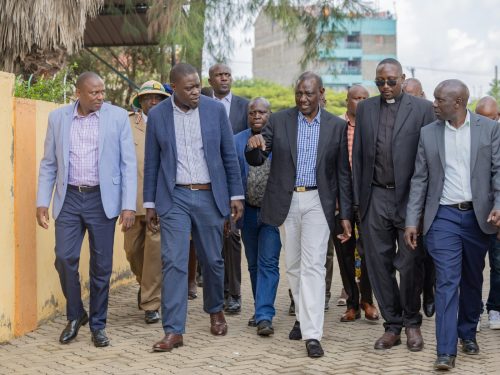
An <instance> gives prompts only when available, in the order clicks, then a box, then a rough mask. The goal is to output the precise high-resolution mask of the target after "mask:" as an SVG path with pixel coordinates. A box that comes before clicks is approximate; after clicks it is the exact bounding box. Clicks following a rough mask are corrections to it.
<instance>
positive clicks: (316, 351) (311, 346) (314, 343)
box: [306, 339, 325, 358]
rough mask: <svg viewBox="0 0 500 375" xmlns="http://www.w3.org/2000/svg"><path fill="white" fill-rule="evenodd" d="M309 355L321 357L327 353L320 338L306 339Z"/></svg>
mask: <svg viewBox="0 0 500 375" xmlns="http://www.w3.org/2000/svg"><path fill="white" fill-rule="evenodd" d="M306 349H307V355H308V356H309V357H310V358H319V357H323V356H324V355H325V352H324V351H323V348H322V347H321V344H320V343H319V341H318V340H314V339H311V340H306Z"/></svg>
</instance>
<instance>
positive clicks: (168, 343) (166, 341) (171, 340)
mask: <svg viewBox="0 0 500 375" xmlns="http://www.w3.org/2000/svg"><path fill="white" fill-rule="evenodd" d="M183 345H184V342H183V341H182V335H178V334H176V333H170V332H169V333H167V334H166V335H165V337H164V338H162V339H161V340H160V341H158V342H157V343H156V344H154V345H153V351H155V352H170V351H172V349H173V348H178V347H180V346H183Z"/></svg>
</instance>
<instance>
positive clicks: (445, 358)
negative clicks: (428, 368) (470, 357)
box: [434, 354, 456, 370]
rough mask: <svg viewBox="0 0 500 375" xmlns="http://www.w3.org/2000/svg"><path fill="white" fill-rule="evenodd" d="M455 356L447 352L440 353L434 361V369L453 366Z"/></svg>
mask: <svg viewBox="0 0 500 375" xmlns="http://www.w3.org/2000/svg"><path fill="white" fill-rule="evenodd" d="M455 358H456V357H455V356H454V355H448V354H440V355H438V356H437V358H436V362H434V368H435V369H436V370H451V369H452V368H454V367H455Z"/></svg>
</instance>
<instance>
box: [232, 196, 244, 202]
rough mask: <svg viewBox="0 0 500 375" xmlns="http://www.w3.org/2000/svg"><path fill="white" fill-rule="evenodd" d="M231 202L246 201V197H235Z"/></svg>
mask: <svg viewBox="0 0 500 375" xmlns="http://www.w3.org/2000/svg"><path fill="white" fill-rule="evenodd" d="M231 200H232V201H242V200H245V196H244V195H235V196H234V197H231Z"/></svg>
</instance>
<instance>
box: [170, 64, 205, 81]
mask: <svg viewBox="0 0 500 375" xmlns="http://www.w3.org/2000/svg"><path fill="white" fill-rule="evenodd" d="M192 74H198V72H197V70H196V69H195V67H194V66H192V65H189V64H186V63H179V64H175V65H174V67H173V68H172V69H171V70H170V83H171V84H172V83H176V82H177V81H179V79H180V78H184V77H187V76H189V75H192Z"/></svg>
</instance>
